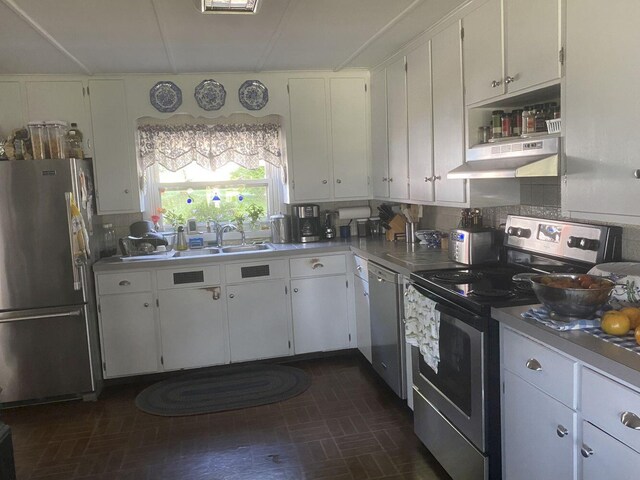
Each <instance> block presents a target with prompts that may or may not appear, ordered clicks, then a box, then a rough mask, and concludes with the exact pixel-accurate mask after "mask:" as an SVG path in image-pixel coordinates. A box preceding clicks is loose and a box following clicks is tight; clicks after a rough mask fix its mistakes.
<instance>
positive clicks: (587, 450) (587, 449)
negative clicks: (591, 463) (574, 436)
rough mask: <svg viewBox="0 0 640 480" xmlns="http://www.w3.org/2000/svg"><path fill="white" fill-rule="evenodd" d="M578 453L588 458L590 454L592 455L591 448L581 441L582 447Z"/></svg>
mask: <svg viewBox="0 0 640 480" xmlns="http://www.w3.org/2000/svg"><path fill="white" fill-rule="evenodd" d="M580 453H581V454H582V456H583V457H584V458H589V457H590V456H591V455H593V448H591V447H590V446H588V445H585V444H584V443H583V444H582V448H581V449H580Z"/></svg>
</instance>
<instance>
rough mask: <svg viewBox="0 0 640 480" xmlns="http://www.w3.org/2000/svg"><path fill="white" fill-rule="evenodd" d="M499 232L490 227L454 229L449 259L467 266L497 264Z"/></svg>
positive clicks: (450, 242) (451, 232) (450, 241)
mask: <svg viewBox="0 0 640 480" xmlns="http://www.w3.org/2000/svg"><path fill="white" fill-rule="evenodd" d="M499 252H500V249H499V245H498V242H497V232H496V230H495V229H493V228H489V227H470V228H454V229H453V230H451V231H450V232H449V258H450V259H451V260H453V261H454V262H459V263H464V264H466V265H477V264H480V263H489V262H497V261H498V255H499Z"/></svg>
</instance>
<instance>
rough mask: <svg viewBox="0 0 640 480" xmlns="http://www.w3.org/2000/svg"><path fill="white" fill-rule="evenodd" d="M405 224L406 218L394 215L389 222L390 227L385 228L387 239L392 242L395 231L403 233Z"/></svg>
mask: <svg viewBox="0 0 640 480" xmlns="http://www.w3.org/2000/svg"><path fill="white" fill-rule="evenodd" d="M406 224H407V220H406V219H405V218H404V215H395V216H394V217H393V218H392V219H391V221H390V222H389V226H390V227H391V228H390V229H389V230H387V240H388V241H390V242H392V241H393V240H394V239H395V238H394V237H395V235H396V234H397V233H402V234H403V235H404V226H405V225H406Z"/></svg>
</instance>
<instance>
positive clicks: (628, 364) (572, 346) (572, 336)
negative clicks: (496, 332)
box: [491, 305, 640, 388]
mask: <svg viewBox="0 0 640 480" xmlns="http://www.w3.org/2000/svg"><path fill="white" fill-rule="evenodd" d="M538 306H539V305H536V307H538ZM531 307H532V305H526V306H520V307H508V308H494V309H492V310H491V314H492V316H493V318H495V319H496V320H497V321H498V322H501V323H504V324H505V325H508V326H509V327H511V328H513V329H514V330H517V331H519V332H521V333H523V334H525V335H528V336H530V337H532V338H534V339H536V340H539V341H540V342H542V343H545V344H547V345H549V346H551V347H553V348H556V349H557V350H560V351H561V352H564V353H566V354H567V355H570V356H572V357H574V358H576V359H577V360H580V361H582V362H584V363H586V364H588V365H591V366H592V367H595V368H597V369H599V370H602V371H603V372H605V373H608V374H609V375H611V376H613V377H616V378H619V379H620V380H622V381H624V382H627V383H629V384H630V385H632V386H634V387H637V388H640V354H638V353H635V352H632V351H630V350H627V349H625V348H622V347H619V346H617V345H614V344H613V343H610V342H607V341H605V340H602V339H600V338H598V337H596V336H594V335H592V334H590V333H587V332H585V331H583V330H569V331H563V332H561V331H558V330H554V329H553V328H550V327H547V326H546V325H544V324H542V323H540V322H538V321H536V320H531V319H527V318H522V316H521V313H523V312H525V311H527V310H528V309H529V308H531Z"/></svg>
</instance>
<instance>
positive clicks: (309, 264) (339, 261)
mask: <svg viewBox="0 0 640 480" xmlns="http://www.w3.org/2000/svg"><path fill="white" fill-rule="evenodd" d="M290 265H291V278H298V277H317V276H320V275H336V274H340V273H346V272H347V263H346V261H345V257H344V255H318V256H315V257H304V258H292V259H291V260H290Z"/></svg>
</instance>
